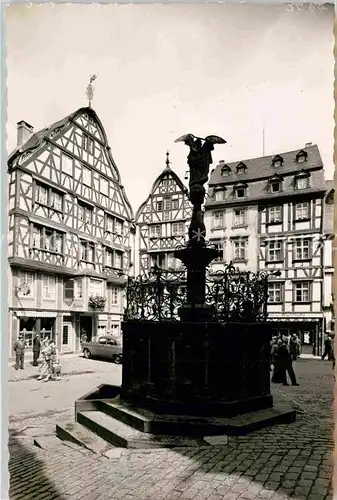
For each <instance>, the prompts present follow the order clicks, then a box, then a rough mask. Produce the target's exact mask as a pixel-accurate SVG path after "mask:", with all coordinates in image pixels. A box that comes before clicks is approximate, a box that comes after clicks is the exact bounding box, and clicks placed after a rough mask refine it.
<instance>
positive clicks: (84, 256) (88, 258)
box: [80, 240, 123, 269]
mask: <svg viewBox="0 0 337 500" xmlns="http://www.w3.org/2000/svg"><path fill="white" fill-rule="evenodd" d="M80 260H82V261H85V262H91V263H93V262H95V245H94V243H91V242H88V241H83V240H82V241H81V242H80ZM105 266H108V267H115V268H117V269H122V267H123V253H122V252H119V251H118V250H111V249H109V248H105Z"/></svg>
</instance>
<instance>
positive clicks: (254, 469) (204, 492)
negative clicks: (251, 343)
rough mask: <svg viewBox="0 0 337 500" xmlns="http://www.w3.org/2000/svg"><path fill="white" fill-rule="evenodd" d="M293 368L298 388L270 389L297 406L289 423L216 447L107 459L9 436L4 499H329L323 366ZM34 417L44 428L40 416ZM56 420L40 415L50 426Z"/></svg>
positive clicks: (327, 367)
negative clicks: (7, 488)
mask: <svg viewBox="0 0 337 500" xmlns="http://www.w3.org/2000/svg"><path fill="white" fill-rule="evenodd" d="M90 361H91V360H90ZM295 369H296V372H297V376H298V380H299V383H300V386H299V387H292V386H289V387H283V386H281V387H280V386H277V387H276V388H275V387H273V392H274V393H275V394H276V393H282V394H283V395H285V397H286V398H287V399H288V400H289V401H290V402H292V403H293V404H294V405H295V406H296V407H297V409H298V418H297V421H296V422H295V423H293V424H291V425H279V426H274V427H271V428H268V429H264V430H261V431H258V432H254V433H251V434H249V435H248V436H245V437H231V438H230V439H229V443H228V445H224V446H216V447H209V448H200V449H198V450H195V449H194V450H192V449H180V450H177V449H175V450H174V451H173V450H152V451H150V450H146V451H145V450H125V449H120V448H116V450H115V455H114V458H112V459H110V460H109V459H105V458H103V457H99V456H97V455H94V454H92V453H91V452H89V451H87V450H84V449H81V448H78V447H77V446H75V445H70V444H55V442H56V440H55V441H54V442H51V445H50V447H49V448H47V449H45V450H42V449H39V448H36V447H34V446H33V445H32V438H31V437H30V436H29V434H27V433H26V434H25V433H24V432H23V433H21V434H20V433H18V434H17V435H14V434H12V436H11V437H10V442H9V450H10V455H11V457H10V463H9V472H10V474H11V476H10V486H11V487H10V495H9V498H10V499H13V500H16V499H18V500H19V499H27V500H29V499H38V500H40V499H41V500H42V499H53V498H55V499H60V500H61V499H68V498H69V499H74V500H76V499H83V500H84V499H88V500H95V499H103V500H104V499H123V500H124V499H134V500H145V499H158V500H161V499H167V500H174V499H177V498H179V499H188V498H191V499H192V498H195V499H197V500H201V499H207V500H217V499H219V500H220V499H228V500H234V499H251V500H255V499H273V500H281V499H286V498H295V499H308V500H321V499H322V500H323V499H324V500H326V499H333V494H332V485H331V478H332V466H333V460H332V450H333V437H332V432H333V415H332V401H333V382H334V380H333V375H332V368H331V364H330V363H329V362H322V361H318V360H300V361H299V362H297V363H296V365H295ZM76 378H78V377H76ZM12 385H13V386H14V385H15V386H17V385H18V384H12ZM65 411H66V409H65ZM67 411H69V409H68V410H67ZM71 413H72V414H73V408H71ZM12 418H14V415H13V416H12ZM39 418H40V420H39V425H40V427H41V428H44V429H45V420H43V417H41V416H40V417H39ZM56 418H58V415H55V416H54V417H53V418H51V416H50V415H48V417H46V419H48V422H49V423H50V421H51V420H52V425H53V426H54V425H55V421H56ZM33 422H34V417H32V425H33ZM35 425H37V424H35ZM53 443H54V444H53ZM336 498H337V497H336Z"/></svg>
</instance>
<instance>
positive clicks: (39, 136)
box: [8, 108, 93, 164]
mask: <svg viewBox="0 0 337 500" xmlns="http://www.w3.org/2000/svg"><path fill="white" fill-rule="evenodd" d="M88 110H90V111H91V112H92V111H93V110H92V109H91V108H80V109H78V110H76V111H74V113H71V114H70V115H68V116H66V117H65V118H62V120H58V121H57V122H55V123H53V124H52V125H49V126H48V127H45V128H43V129H41V130H38V131H37V132H34V134H33V135H32V136H31V137H29V139H28V141H26V142H25V143H24V144H22V145H21V146H20V147H16V148H15V149H14V151H12V152H11V153H10V155H9V157H8V163H9V164H10V163H11V162H12V161H13V160H14V158H17V157H18V156H20V155H21V154H23V153H25V152H26V151H29V150H30V149H35V148H37V147H38V146H39V144H40V143H42V142H43V138H44V137H46V136H48V135H49V134H51V133H52V132H53V131H54V130H56V129H57V128H59V127H63V125H65V124H66V123H67V122H68V121H70V120H71V119H72V118H74V116H75V115H78V114H79V113H82V112H88Z"/></svg>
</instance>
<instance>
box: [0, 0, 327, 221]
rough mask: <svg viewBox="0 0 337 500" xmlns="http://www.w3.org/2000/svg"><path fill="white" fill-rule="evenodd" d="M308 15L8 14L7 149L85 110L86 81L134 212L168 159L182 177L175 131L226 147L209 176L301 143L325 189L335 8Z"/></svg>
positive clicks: (68, 8)
mask: <svg viewBox="0 0 337 500" xmlns="http://www.w3.org/2000/svg"><path fill="white" fill-rule="evenodd" d="M308 5H309V4H308ZM308 5H307V6H305V5H304V6H303V5H302V8H303V10H295V9H294V8H291V6H290V7H289V4H283V5H262V4H260V5H259V4H255V5H252V4H249V5H248V4H228V3H227V4H208V5H207V4H185V5H184V4H181V3H180V4H166V5H165V4H155V5H151V4H143V5H135V4H133V5H105V6H104V5H101V6H99V5H97V4H92V5H74V4H68V5H53V4H47V5H32V4H30V5H29V4H28V5H22V4H21V5H18V4H16V5H14V4H13V5H10V6H9V7H7V10H6V34H5V37H6V42H7V94H8V95H7V97H8V107H7V134H8V136H7V138H8V150H9V151H11V150H12V149H14V147H15V145H16V136H17V132H16V123H17V122H18V121H20V120H25V121H27V122H28V123H30V124H31V125H33V126H34V129H35V130H39V129H41V128H44V127H46V126H48V125H50V124H51V123H53V122H55V121H57V120H59V119H62V118H63V117H65V116H67V115H68V114H70V113H72V112H74V111H75V110H77V109H78V108H80V107H83V106H87V105H88V101H87V98H86V86H87V84H88V81H89V76H90V75H91V74H93V73H95V74H98V77H97V79H96V81H95V97H94V100H93V103H92V107H93V108H94V109H95V111H96V113H97V114H98V116H99V118H100V120H101V122H102V123H103V126H104V128H105V130H106V133H107V136H108V141H109V144H110V146H111V152H112V155H113V157H114V159H115V161H116V164H117V167H118V169H119V172H120V174H121V179H122V184H123V185H124V187H125V190H126V193H127V196H128V198H129V200H130V202H131V204H132V207H133V210H134V213H135V212H136V210H137V209H138V207H139V205H140V204H141V203H142V202H143V201H144V200H145V199H146V197H147V196H148V194H149V191H150V189H151V186H152V184H153V182H154V180H155V179H156V177H157V176H158V175H159V174H160V173H161V172H162V170H163V169H164V168H165V159H166V151H167V150H168V151H169V152H170V160H171V168H172V169H173V170H175V172H176V173H177V174H178V175H180V176H181V177H182V178H183V177H184V174H185V171H186V170H187V164H186V158H187V154H188V148H187V146H185V145H184V144H182V143H178V144H175V143H174V140H175V139H176V138H178V137H179V136H181V135H183V134H186V133H193V134H195V135H198V136H201V137H205V136H206V135H210V134H215V135H219V136H221V137H223V138H224V139H225V140H226V141H227V144H225V145H221V146H218V147H216V149H215V151H214V153H213V163H214V166H215V165H216V164H217V163H218V162H219V160H225V161H227V162H230V161H236V160H244V159H247V158H254V157H258V156H262V155H263V153H264V154H266V155H267V154H275V153H282V152H284V151H290V150H293V149H298V148H301V147H304V145H305V143H307V142H312V143H313V144H318V146H319V148H320V151H321V155H322V159H323V163H324V168H325V172H326V178H327V179H331V178H332V177H333V168H334V167H333V132H334V120H333V111H334V100H333V69H334V59H333V44H334V40H333V21H334V10H333V6H331V5H330V6H324V8H325V9H326V10H325V11H321V10H320V9H319V8H318V5H316V8H315V10H313V11H311V10H309V8H308ZM263 124H264V126H263ZM263 128H264V130H265V132H264V138H265V139H264V141H263Z"/></svg>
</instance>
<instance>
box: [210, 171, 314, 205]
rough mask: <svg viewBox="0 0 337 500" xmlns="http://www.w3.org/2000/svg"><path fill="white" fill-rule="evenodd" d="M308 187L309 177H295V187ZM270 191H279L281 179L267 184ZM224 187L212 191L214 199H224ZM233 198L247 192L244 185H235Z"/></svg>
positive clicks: (243, 195) (242, 195)
mask: <svg viewBox="0 0 337 500" xmlns="http://www.w3.org/2000/svg"><path fill="white" fill-rule="evenodd" d="M308 187H310V182H309V177H299V178H298V179H296V189H298V190H300V189H307V188H308ZM269 190H270V192H271V193H279V192H280V191H281V190H282V181H273V182H270V184H269ZM225 193H226V189H218V190H216V191H215V193H214V197H215V201H222V200H224V199H225V196H226V195H225ZM233 194H234V196H235V198H244V197H245V196H246V194H247V188H246V187H236V188H234V189H233Z"/></svg>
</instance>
